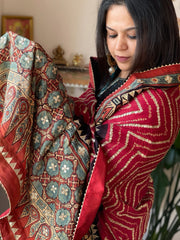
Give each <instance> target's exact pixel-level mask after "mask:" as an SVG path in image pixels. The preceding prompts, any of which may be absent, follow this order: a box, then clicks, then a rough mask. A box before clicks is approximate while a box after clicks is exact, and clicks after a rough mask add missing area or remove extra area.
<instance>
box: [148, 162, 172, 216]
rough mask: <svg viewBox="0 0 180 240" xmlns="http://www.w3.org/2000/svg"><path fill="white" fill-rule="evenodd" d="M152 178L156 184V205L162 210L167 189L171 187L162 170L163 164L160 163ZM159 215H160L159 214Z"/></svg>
mask: <svg viewBox="0 0 180 240" xmlns="http://www.w3.org/2000/svg"><path fill="white" fill-rule="evenodd" d="M152 178H153V182H154V189H155V199H154V204H155V207H156V210H157V209H160V206H161V203H162V200H163V198H164V195H165V192H166V187H167V186H169V180H168V177H167V176H166V174H165V173H164V171H163V169H162V164H161V163H160V164H159V165H158V166H157V167H156V169H155V170H154V171H153V172H152ZM157 215H158V213H157Z"/></svg>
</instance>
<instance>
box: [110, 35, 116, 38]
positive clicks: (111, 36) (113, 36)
mask: <svg viewBox="0 0 180 240" xmlns="http://www.w3.org/2000/svg"><path fill="white" fill-rule="evenodd" d="M108 37H109V38H115V37H117V34H108Z"/></svg>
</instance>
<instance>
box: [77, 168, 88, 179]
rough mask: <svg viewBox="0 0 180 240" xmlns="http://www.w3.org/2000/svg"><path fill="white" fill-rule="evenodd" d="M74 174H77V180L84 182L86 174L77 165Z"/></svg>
mask: <svg viewBox="0 0 180 240" xmlns="http://www.w3.org/2000/svg"><path fill="white" fill-rule="evenodd" d="M76 173H77V175H78V178H79V179H80V180H84V179H85V177H86V173H85V171H84V170H83V169H82V167H81V166H80V165H79V164H78V166H77V170H76Z"/></svg>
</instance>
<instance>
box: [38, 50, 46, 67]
mask: <svg viewBox="0 0 180 240" xmlns="http://www.w3.org/2000/svg"><path fill="white" fill-rule="evenodd" d="M46 63H47V58H46V55H45V54H44V53H43V52H42V51H41V50H39V49H37V51H36V58H35V66H36V68H42V67H43V66H44V65H45V64H46Z"/></svg>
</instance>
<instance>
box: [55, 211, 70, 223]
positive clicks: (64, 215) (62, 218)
mask: <svg viewBox="0 0 180 240" xmlns="http://www.w3.org/2000/svg"><path fill="white" fill-rule="evenodd" d="M69 222H70V212H69V211H68V210H66V209H64V208H61V209H60V210H58V211H57V213H56V223H57V225H58V226H62V227H64V226H67V225H68V223H69Z"/></svg>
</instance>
